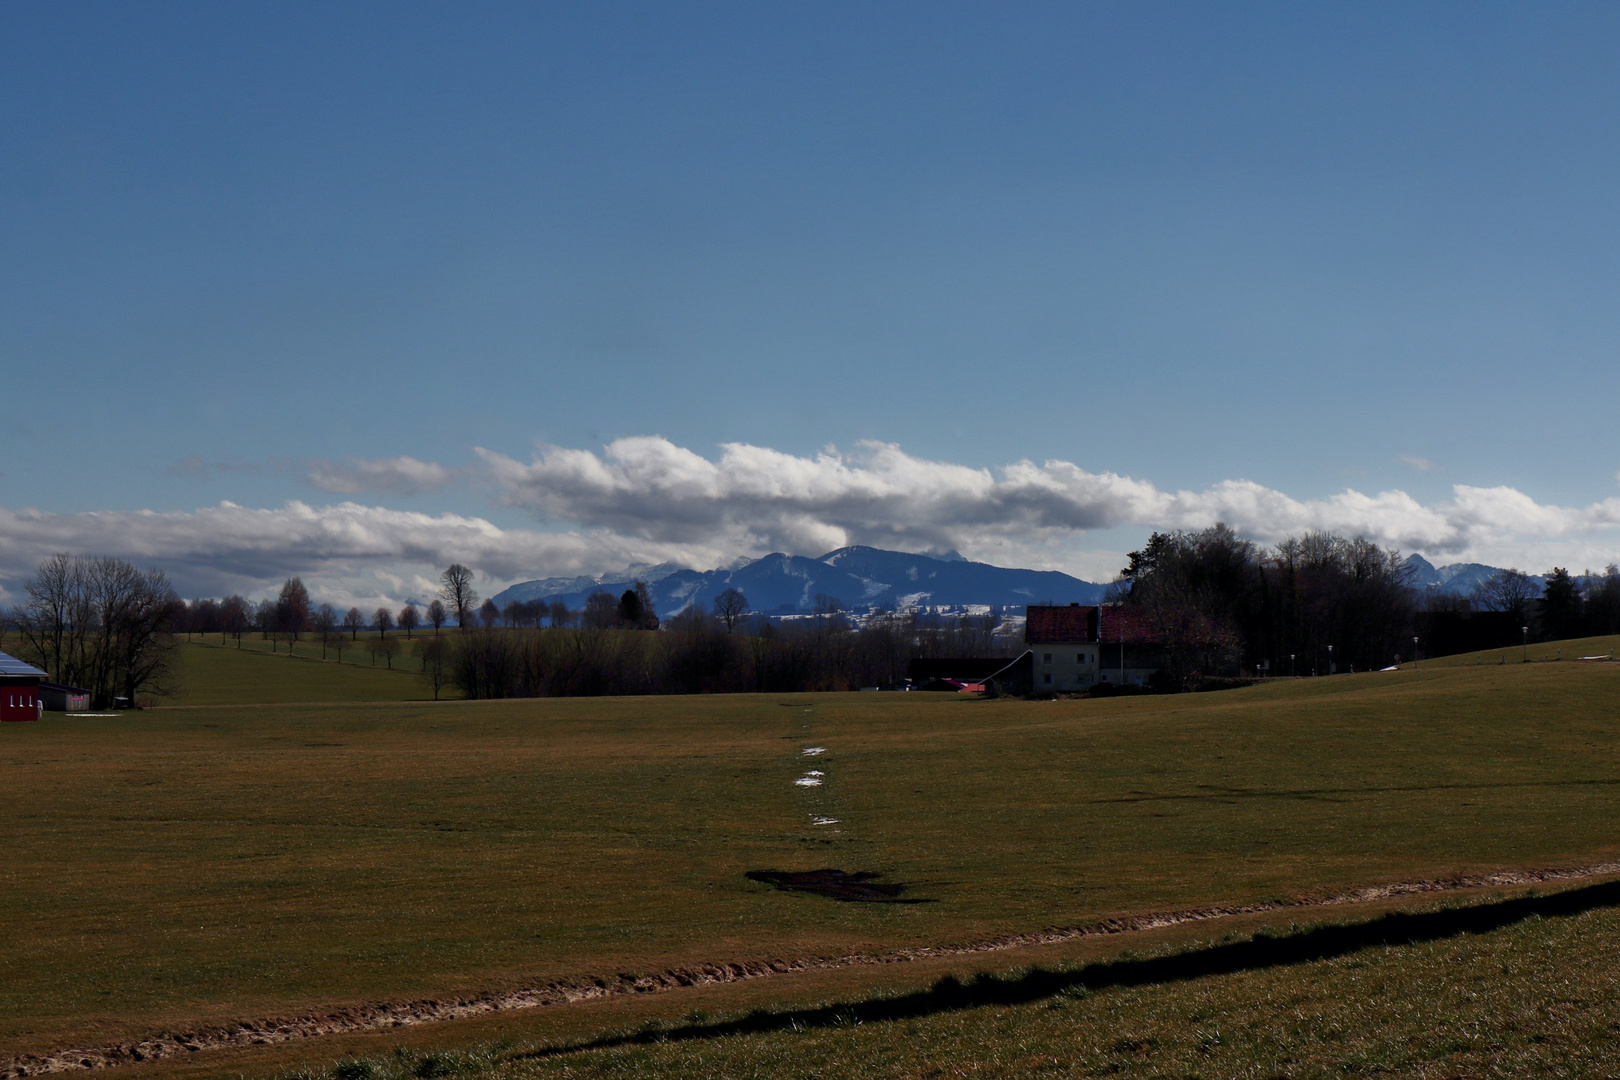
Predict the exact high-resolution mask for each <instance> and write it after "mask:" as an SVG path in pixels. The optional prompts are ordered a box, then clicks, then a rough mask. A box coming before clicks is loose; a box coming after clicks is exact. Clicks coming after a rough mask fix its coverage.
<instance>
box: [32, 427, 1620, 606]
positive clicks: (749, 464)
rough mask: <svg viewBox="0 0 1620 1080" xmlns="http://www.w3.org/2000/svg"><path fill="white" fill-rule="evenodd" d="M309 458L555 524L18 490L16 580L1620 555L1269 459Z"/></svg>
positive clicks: (656, 441) (734, 452)
mask: <svg viewBox="0 0 1620 1080" xmlns="http://www.w3.org/2000/svg"><path fill="white" fill-rule="evenodd" d="M309 472H310V475H311V476H312V477H319V478H320V482H321V483H323V484H325V485H327V486H328V487H330V488H332V489H334V490H340V491H347V490H350V489H355V488H360V487H367V488H368V489H369V490H392V491H419V490H423V489H425V488H427V487H430V486H433V485H436V484H441V483H445V482H447V478H474V477H476V478H477V479H480V480H482V481H484V482H487V483H489V484H490V485H492V487H493V488H494V490H495V491H496V492H498V494H499V497H500V498H501V499H502V501H504V502H505V503H507V504H509V505H511V506H517V507H524V508H527V509H528V510H530V511H532V512H533V513H535V514H536V515H537V516H538V517H539V518H540V519H541V522H542V524H541V526H540V527H537V528H532V529H504V528H501V527H498V526H496V525H495V524H493V523H492V522H490V521H488V520H485V519H483V518H478V517H466V516H460V515H454V514H438V515H434V514H426V513H414V512H406V511H400V510H394V509H390V508H386V507H379V506H367V505H362V504H360V503H357V502H342V503H338V504H336V505H332V506H313V505H310V504H307V503H304V502H296V501H295V502H289V503H286V504H285V505H283V506H280V507H276V508H270V509H250V508H246V507H242V506H237V505H235V504H233V503H221V504H220V505H218V506H214V507H208V508H205V509H201V510H194V511H184V512H153V511H135V512H111V511H108V512H97V513H79V514H53V513H46V512H41V511H34V510H7V509H0V581H6V582H9V583H10V584H11V586H12V587H13V589H14V587H15V584H16V583H17V582H18V581H20V580H21V579H22V578H23V577H25V576H26V575H27V574H28V573H29V572H30V571H31V570H32V568H33V567H34V566H35V565H36V564H37V563H38V561H39V560H40V559H41V558H43V557H44V556H46V555H49V554H51V553H52V552H55V551H69V552H74V553H85V554H90V553H95V554H110V555H119V556H123V557H125V558H129V559H131V560H132V561H135V562H138V563H140V564H142V565H156V566H158V567H160V568H162V569H164V570H166V571H168V572H169V573H170V574H171V576H172V577H173V578H174V579H175V581H176V583H177V584H178V585H179V586H180V587H181V588H182V590H183V591H185V592H186V593H188V594H193V593H195V594H214V595H218V594H221V593H224V592H228V591H244V592H247V593H249V594H250V595H254V594H259V595H262V594H263V593H264V592H265V591H269V590H271V589H273V588H274V586H276V585H278V584H279V583H280V581H281V579H282V578H284V577H286V576H288V575H290V574H299V575H302V576H303V577H305V579H306V582H310V583H312V588H314V587H315V586H314V584H313V583H320V584H321V585H322V587H324V588H325V589H327V590H328V592H326V593H324V594H322V596H323V598H327V599H332V600H333V601H334V602H338V601H340V600H341V601H342V602H345V603H347V602H349V601H348V600H347V599H344V598H346V597H351V596H352V597H354V598H355V602H363V601H366V600H368V599H373V598H375V599H376V600H377V601H378V602H381V601H382V600H388V601H390V602H398V601H399V600H400V599H402V598H404V597H406V596H411V595H415V596H424V595H427V594H428V593H430V592H431V591H432V583H433V581H434V579H435V578H436V577H437V574H438V572H439V570H440V569H442V568H443V567H444V566H445V565H446V564H448V563H450V562H452V561H459V562H463V563H466V564H467V565H469V566H473V567H475V568H477V569H478V570H479V571H480V572H481V573H482V574H483V575H484V580H483V583H482V585H481V588H483V589H484V590H485V591H494V590H495V589H496V588H498V587H499V586H500V585H503V584H505V583H506V582H509V581H513V580H519V579H523V578H529V577H541V576H554V575H567V574H578V573H600V572H603V571H607V570H613V569H617V568H620V567H623V566H624V565H626V564H629V563H658V562H665V561H670V562H679V563H684V564H686V565H690V566H697V567H708V566H716V565H720V564H722V563H727V562H730V561H732V560H733V559H735V558H737V557H739V556H751V555H761V554H765V553H766V552H769V551H773V550H782V551H789V552H792V553H796V554H806V555H818V554H821V553H823V552H826V551H829V550H831V549H833V548H837V547H841V546H844V545H846V544H872V545H876V546H882V547H895V548H902V549H907V550H913V551H922V550H944V549H946V548H956V549H957V550H959V551H961V552H962V553H963V554H964V555H966V556H968V557H969V558H976V559H982V560H984V561H988V562H994V563H998V564H1000V565H1011V566H1029V567H1034V568H1038V569H1059V570H1067V571H1069V572H1071V573H1079V574H1081V575H1082V576H1085V577H1087V578H1088V579H1090V580H1098V579H1106V578H1107V577H1110V576H1111V573H1112V570H1113V569H1117V567H1118V566H1119V565H1120V564H1121V563H1122V562H1123V558H1122V557H1121V556H1120V554H1119V551H1120V550H1121V548H1122V546H1123V545H1131V546H1134V544H1136V543H1137V542H1139V541H1140V539H1141V538H1142V537H1143V536H1144V535H1145V533H1146V532H1147V531H1148V530H1151V529H1161V530H1162V529H1180V528H1185V529H1197V528H1202V527H1205V526H1208V525H1212V524H1214V523H1215V522H1217V521H1225V522H1227V523H1228V524H1230V525H1232V527H1233V528H1235V529H1237V530H1238V531H1239V532H1241V533H1243V534H1244V535H1246V536H1248V537H1250V538H1252V539H1254V540H1257V541H1259V542H1262V543H1268V544H1269V543H1274V542H1276V541H1278V540H1281V539H1282V538H1284V537H1286V536H1289V535H1295V534H1298V533H1300V532H1302V531H1304V530H1307V529H1327V530H1330V531H1333V532H1338V533H1341V534H1345V535H1363V536H1366V537H1369V538H1371V539H1373V540H1376V541H1378V542H1379V543H1382V544H1385V545H1389V546H1393V547H1398V548H1400V549H1402V550H1405V551H1419V552H1422V553H1424V554H1425V555H1427V556H1429V557H1430V558H1431V559H1434V560H1436V561H1439V562H1464V561H1478V562H1486V563H1491V564H1494V565H1498V566H1502V565H1516V566H1520V567H1525V568H1531V569H1545V568H1547V567H1550V566H1552V565H1555V564H1556V565H1564V566H1569V567H1571V568H1577V569H1584V568H1586V567H1594V568H1596V567H1601V566H1603V565H1605V564H1607V563H1609V562H1614V561H1616V557H1617V555H1620V550H1617V549H1620V497H1617V498H1610V499H1606V500H1604V501H1601V502H1597V503H1593V504H1591V505H1589V506H1585V507H1561V506H1554V505H1547V504H1541V503H1537V502H1536V501H1535V500H1534V499H1532V498H1531V497H1530V496H1528V495H1526V494H1524V493H1523V492H1520V491H1517V490H1515V489H1513V488H1507V487H1471V486H1468V485H1456V486H1455V487H1453V489H1452V496H1451V498H1450V499H1449V500H1448V501H1444V502H1438V503H1433V504H1424V503H1420V502H1419V501H1417V500H1416V499H1415V498H1413V497H1412V496H1411V495H1409V494H1407V493H1406V492H1403V491H1399V490H1391V491H1382V492H1377V493H1374V494H1368V493H1365V492H1361V491H1357V490H1355V489H1354V488H1346V489H1345V490H1343V491H1341V492H1338V493H1337V494H1334V495H1331V496H1328V497H1326V498H1319V499H1296V498H1294V497H1292V496H1290V495H1287V494H1285V493H1283V492H1280V491H1277V490H1275V489H1272V488H1268V487H1265V486H1263V485H1261V484H1257V483H1255V482H1253V481H1249V480H1227V481H1223V482H1221V483H1219V484H1215V485H1214V486H1212V487H1209V488H1207V489H1204V490H1201V491H1188V490H1181V491H1166V490H1163V489H1161V488H1159V487H1158V486H1156V485H1155V484H1153V483H1152V482H1150V481H1147V480H1142V479H1137V478H1134V477H1129V476H1123V475H1120V474H1118V473H1112V472H1091V471H1088V470H1086V469H1083V468H1081V467H1080V466H1079V465H1076V464H1074V463H1073V462H1068V461H1061V460H1049V461H1045V462H1040V463H1037V462H1033V461H1028V460H1023V461H1016V462H1013V463H1011V464H1009V465H1006V466H1004V467H1002V468H999V469H984V468H973V467H968V466H964V465H957V464H953V463H950V462H942V461H931V460H927V459H924V458H918V457H914V456H912V455H910V454H907V453H905V452H904V451H903V450H901V449H900V447H898V446H895V445H893V444H889V443H875V442H874V443H863V444H860V445H859V446H858V447H857V448H856V450H855V451H854V452H853V453H848V454H845V453H840V452H838V451H837V450H833V449H828V450H825V451H823V452H821V453H819V454H815V455H812V456H798V455H793V454H786V453H782V452H780V451H777V450H772V449H769V448H766V447H759V446H751V445H747V444H742V443H731V444H726V445H724V446H722V447H721V448H720V454H719V456H718V458H716V459H714V460H710V459H709V458H706V457H704V456H702V455H701V454H698V453H695V452H693V451H692V450H689V449H686V448H684V447H680V446H676V445H675V444H674V443H672V442H670V441H669V440H667V439H663V438H660V437H656V436H644V437H637V438H629V439H620V440H618V441H615V442H613V443H611V444H609V445H608V446H607V447H606V448H605V449H604V451H603V452H602V453H600V454H598V453H595V452H592V451H589V450H578V449H569V448H564V447H547V448H545V449H543V450H542V451H541V452H540V453H539V454H538V455H537V456H536V457H535V459H534V460H533V461H530V462H528V463H524V462H520V461H517V460H515V459H513V458H510V457H507V456H505V455H502V454H497V453H494V452H492V451H488V450H479V451H478V462H477V463H476V464H475V465H473V466H471V467H454V468H452V467H446V466H441V465H437V464H434V463H432V462H424V461H419V460H417V459H415V458H391V459H383V460H374V461H365V460H358V461H356V460H351V461H350V462H348V463H346V464H344V465H341V466H340V465H334V464H332V463H330V462H319V463H309ZM1099 530H1101V531H1103V535H1100V536H1099V535H1097V533H1098V531H1099Z"/></svg>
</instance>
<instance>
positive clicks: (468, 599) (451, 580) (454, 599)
mask: <svg viewBox="0 0 1620 1080" xmlns="http://www.w3.org/2000/svg"><path fill="white" fill-rule="evenodd" d="M439 580H440V581H441V582H443V583H444V584H443V585H442V586H441V587H440V589H439V599H441V600H443V601H444V605H445V607H447V608H449V609H450V612H451V614H453V615H455V617H456V625H457V626H459V627H461V628H462V629H463V630H465V629H467V628H468V627H469V626H470V625H471V624H472V614H473V610H474V609H475V607H476V606H477V604H478V592H477V590H475V589H474V588H473V585H472V583H473V572H472V571H471V570H469V569H467V568H466V567H465V566H462V565H461V564H460V563H451V564H450V565H449V566H447V567H446V568H445V571H444V573H443V574H440V575H439Z"/></svg>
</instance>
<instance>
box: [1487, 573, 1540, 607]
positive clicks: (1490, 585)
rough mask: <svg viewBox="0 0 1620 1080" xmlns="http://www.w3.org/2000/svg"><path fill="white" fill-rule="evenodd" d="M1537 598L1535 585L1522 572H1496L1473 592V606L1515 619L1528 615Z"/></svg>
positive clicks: (1528, 576)
mask: <svg viewBox="0 0 1620 1080" xmlns="http://www.w3.org/2000/svg"><path fill="white" fill-rule="evenodd" d="M1536 597H1537V592H1536V583H1535V582H1533V581H1531V580H1530V575H1528V574H1526V573H1525V572H1524V571H1522V570H1515V569H1511V568H1510V569H1507V570H1498V571H1497V572H1496V573H1494V574H1492V575H1491V576H1490V577H1488V578H1486V579H1485V580H1484V581H1483V582H1481V583H1480V586H1479V588H1478V589H1475V590H1474V606H1475V607H1477V608H1480V609H1481V610H1483V611H1506V612H1508V613H1510V614H1511V615H1512V616H1513V617H1514V618H1516V619H1525V618H1527V617H1528V616H1529V614H1530V603H1531V601H1533V600H1535V599H1536Z"/></svg>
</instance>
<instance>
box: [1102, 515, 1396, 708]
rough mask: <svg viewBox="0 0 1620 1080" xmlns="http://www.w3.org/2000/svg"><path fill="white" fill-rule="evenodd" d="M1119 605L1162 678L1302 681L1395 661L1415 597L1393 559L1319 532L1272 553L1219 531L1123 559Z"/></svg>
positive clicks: (1178, 537) (1168, 538)
mask: <svg viewBox="0 0 1620 1080" xmlns="http://www.w3.org/2000/svg"><path fill="white" fill-rule="evenodd" d="M1122 577H1123V583H1124V584H1123V589H1122V593H1123V595H1122V599H1123V600H1124V602H1125V603H1127V604H1130V605H1133V606H1136V607H1140V608H1143V609H1144V610H1145V611H1146V612H1147V614H1148V620H1149V624H1150V625H1151V626H1152V627H1153V629H1154V630H1155V631H1156V632H1157V634H1158V635H1159V636H1160V638H1161V639H1162V641H1163V643H1164V648H1165V666H1164V669H1163V678H1164V680H1165V682H1166V683H1167V685H1168V686H1169V687H1170V688H1181V687H1184V686H1186V685H1187V684H1188V682H1189V681H1190V680H1192V679H1194V678H1195V677H1197V676H1200V675H1237V674H1245V673H1246V674H1252V673H1255V672H1256V671H1260V672H1269V673H1271V674H1274V675H1275V674H1282V675H1286V674H1290V673H1293V674H1301V675H1307V674H1312V673H1317V672H1326V671H1328V670H1330V669H1331V670H1339V671H1345V670H1358V671H1359V670H1365V669H1367V668H1375V667H1384V666H1386V665H1388V664H1390V663H1392V662H1394V660H1395V658H1396V656H1397V655H1398V654H1400V653H1401V652H1402V647H1403V643H1404V644H1405V645H1406V646H1407V649H1406V655H1408V656H1410V655H1411V649H1410V641H1411V636H1412V635H1411V629H1412V625H1413V614H1414V612H1415V610H1416V605H1415V600H1416V598H1415V596H1414V594H1413V592H1412V589H1411V587H1410V585H1409V575H1408V572H1407V570H1406V568H1405V566H1404V564H1403V563H1402V561H1401V558H1400V555H1399V554H1398V553H1397V552H1394V551H1390V550H1387V549H1385V548H1381V547H1379V546H1378V545H1377V544H1374V543H1372V542H1371V541H1368V540H1364V539H1360V538H1357V539H1350V540H1347V539H1345V538H1343V537H1340V536H1334V535H1332V534H1331V533H1325V532H1310V533H1306V534H1305V535H1303V536H1300V537H1295V538H1291V539H1289V540H1286V541H1284V542H1283V543H1281V544H1279V545H1277V547H1275V548H1272V549H1269V550H1267V549H1262V548H1261V547H1259V546H1258V545H1256V544H1254V543H1252V542H1250V541H1248V540H1244V539H1242V538H1241V537H1239V536H1238V535H1237V534H1236V533H1234V532H1233V531H1232V530H1231V529H1229V528H1227V527H1226V526H1225V525H1215V526H1213V527H1211V528H1208V529H1205V530H1203V531H1202V532H1174V533H1154V534H1153V535H1152V536H1151V537H1150V538H1149V539H1148V542H1147V544H1146V546H1144V547H1143V548H1142V550H1140V551H1133V552H1131V554H1130V565H1129V566H1127V567H1126V568H1125V569H1124V571H1123V572H1122Z"/></svg>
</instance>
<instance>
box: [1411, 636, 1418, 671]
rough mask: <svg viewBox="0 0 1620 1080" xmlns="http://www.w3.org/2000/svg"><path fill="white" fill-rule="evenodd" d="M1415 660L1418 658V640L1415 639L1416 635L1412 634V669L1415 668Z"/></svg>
mask: <svg viewBox="0 0 1620 1080" xmlns="http://www.w3.org/2000/svg"><path fill="white" fill-rule="evenodd" d="M1417 658H1418V639H1417V635H1416V634H1413V635H1412V666H1413V667H1417Z"/></svg>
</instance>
